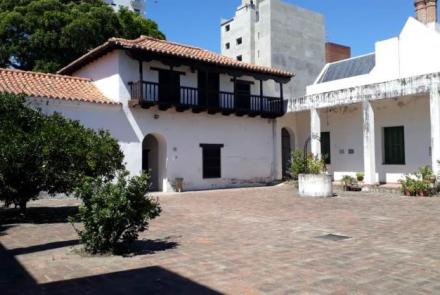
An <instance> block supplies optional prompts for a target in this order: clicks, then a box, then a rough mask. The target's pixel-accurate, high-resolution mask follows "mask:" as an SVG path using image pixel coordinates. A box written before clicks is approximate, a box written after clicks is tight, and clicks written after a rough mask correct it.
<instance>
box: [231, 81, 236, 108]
mask: <svg viewBox="0 0 440 295" xmlns="http://www.w3.org/2000/svg"><path fill="white" fill-rule="evenodd" d="M232 82H233V83H234V109H235V110H237V77H235V76H234V77H232Z"/></svg>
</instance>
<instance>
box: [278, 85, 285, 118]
mask: <svg viewBox="0 0 440 295" xmlns="http://www.w3.org/2000/svg"><path fill="white" fill-rule="evenodd" d="M280 98H281V101H280V107H279V108H278V111H279V112H280V113H282V112H284V110H283V108H284V91H283V83H281V82H280Z"/></svg>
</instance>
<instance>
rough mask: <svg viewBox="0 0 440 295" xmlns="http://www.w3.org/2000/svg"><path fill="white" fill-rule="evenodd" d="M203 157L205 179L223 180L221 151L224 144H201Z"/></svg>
mask: <svg viewBox="0 0 440 295" xmlns="http://www.w3.org/2000/svg"><path fill="white" fill-rule="evenodd" d="M200 147H201V148H202V157H203V178H205V179H209V178H221V177H222V174H221V149H222V148H223V147H224V145H223V144H200Z"/></svg>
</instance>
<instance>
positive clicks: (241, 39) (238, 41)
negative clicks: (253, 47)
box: [237, 37, 243, 45]
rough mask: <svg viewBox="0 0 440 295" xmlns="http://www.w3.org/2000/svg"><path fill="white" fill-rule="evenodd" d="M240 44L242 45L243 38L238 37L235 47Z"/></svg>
mask: <svg viewBox="0 0 440 295" xmlns="http://www.w3.org/2000/svg"><path fill="white" fill-rule="evenodd" d="M241 43H243V38H241V37H240V38H238V39H237V45H241Z"/></svg>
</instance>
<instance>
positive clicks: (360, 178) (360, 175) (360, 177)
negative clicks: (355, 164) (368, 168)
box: [356, 172, 365, 181]
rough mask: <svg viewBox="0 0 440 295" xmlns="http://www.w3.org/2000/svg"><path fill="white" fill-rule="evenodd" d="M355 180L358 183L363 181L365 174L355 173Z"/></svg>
mask: <svg viewBox="0 0 440 295" xmlns="http://www.w3.org/2000/svg"><path fill="white" fill-rule="evenodd" d="M356 178H357V180H358V181H364V178H365V174H364V173H363V172H358V173H356Z"/></svg>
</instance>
